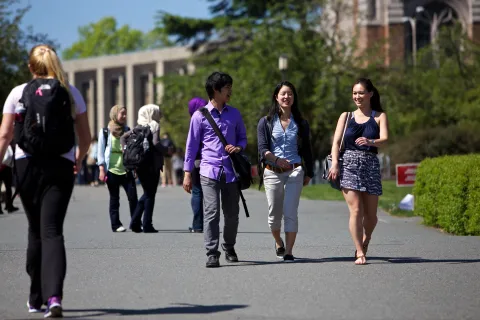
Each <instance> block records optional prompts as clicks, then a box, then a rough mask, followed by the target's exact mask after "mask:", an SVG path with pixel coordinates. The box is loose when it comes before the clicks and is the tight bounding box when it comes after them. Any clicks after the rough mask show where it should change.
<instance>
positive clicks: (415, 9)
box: [340, 0, 480, 65]
mask: <svg viewBox="0 0 480 320" xmlns="http://www.w3.org/2000/svg"><path fill="white" fill-rule="evenodd" d="M347 2H349V3H351V7H350V10H344V12H345V13H344V15H345V17H344V19H343V20H342V22H341V24H340V28H341V29H342V30H343V31H345V32H347V33H349V34H353V35H355V36H356V37H358V38H357V39H358V41H357V43H358V46H359V50H363V49H366V48H371V47H373V46H374V45H375V44H378V43H383V45H382V46H383V52H382V53H383V55H384V57H385V64H386V65H389V64H390V63H392V62H395V61H405V60H409V59H411V57H412V52H415V50H417V51H418V50H419V49H421V48H422V47H424V46H426V45H427V44H429V43H430V42H431V41H432V38H434V37H435V34H436V32H437V31H438V29H439V27H440V26H442V25H445V24H452V23H454V22H455V21H458V22H460V23H461V25H462V27H463V29H464V30H465V32H466V33H467V34H468V36H469V37H470V38H471V39H473V40H474V41H478V42H480V0H350V1H347ZM413 35H415V39H413V38H412V36H413ZM385 40H387V41H385Z"/></svg>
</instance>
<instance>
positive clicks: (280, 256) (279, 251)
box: [274, 240, 285, 259]
mask: <svg viewBox="0 0 480 320" xmlns="http://www.w3.org/2000/svg"><path fill="white" fill-rule="evenodd" d="M274 246H275V254H276V255H277V258H278V259H283V256H284V255H285V244H284V243H283V240H282V246H281V247H278V248H277V242H276V241H275V244H274Z"/></svg>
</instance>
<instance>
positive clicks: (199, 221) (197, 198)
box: [191, 168, 203, 230]
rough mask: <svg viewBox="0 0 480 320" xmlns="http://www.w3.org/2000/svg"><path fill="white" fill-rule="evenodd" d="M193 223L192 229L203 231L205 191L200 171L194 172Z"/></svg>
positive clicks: (195, 170) (196, 169)
mask: <svg viewBox="0 0 480 320" xmlns="http://www.w3.org/2000/svg"><path fill="white" fill-rule="evenodd" d="M191 205H192V211H193V221H192V229H194V230H203V191H202V185H201V184H200V169H198V168H195V169H193V171H192V199H191Z"/></svg>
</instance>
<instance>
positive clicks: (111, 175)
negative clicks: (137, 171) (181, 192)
mask: <svg viewBox="0 0 480 320" xmlns="http://www.w3.org/2000/svg"><path fill="white" fill-rule="evenodd" d="M126 119H127V109H126V108H125V107H123V106H118V105H116V106H113V107H112V108H111V109H110V122H109V123H108V126H107V128H103V129H102V130H100V132H99V133H98V149H97V150H98V151H97V152H98V155H97V159H98V162H97V165H98V167H99V170H100V172H99V180H100V181H103V182H105V183H106V184H107V187H108V192H109V193H110V205H109V211H110V223H111V226H112V231H113V232H125V231H126V229H125V228H124V227H123V225H122V222H121V221H120V186H122V187H123V189H124V190H125V192H126V194H127V198H128V204H129V207H130V217H133V213H134V211H135V208H136V207H137V202H138V199H137V186H136V184H135V177H134V176H133V173H132V172H128V171H127V170H126V169H125V167H124V166H123V155H122V146H121V143H120V138H121V137H122V135H123V134H124V132H125V131H127V130H129V128H128V127H127V126H126V125H125V123H126Z"/></svg>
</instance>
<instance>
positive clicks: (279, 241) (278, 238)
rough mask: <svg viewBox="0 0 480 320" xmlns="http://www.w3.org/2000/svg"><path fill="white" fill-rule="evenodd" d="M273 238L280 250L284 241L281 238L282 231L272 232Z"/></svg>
mask: <svg viewBox="0 0 480 320" xmlns="http://www.w3.org/2000/svg"><path fill="white" fill-rule="evenodd" d="M272 236H273V238H274V239H275V242H276V244H277V246H276V247H277V248H280V247H281V246H283V245H284V244H283V240H282V237H281V236H280V230H272Z"/></svg>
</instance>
